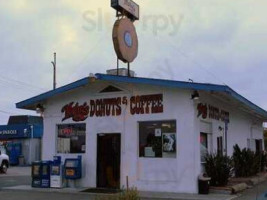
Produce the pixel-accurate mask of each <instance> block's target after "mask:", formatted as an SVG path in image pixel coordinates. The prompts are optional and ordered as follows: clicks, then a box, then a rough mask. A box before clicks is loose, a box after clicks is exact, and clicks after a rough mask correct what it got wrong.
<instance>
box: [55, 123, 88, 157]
mask: <svg viewBox="0 0 267 200" xmlns="http://www.w3.org/2000/svg"><path fill="white" fill-rule="evenodd" d="M68 125H70V126H72V125H84V128H85V130H84V145H85V150H84V152H79V153H78V152H77V153H76V152H75V153H71V152H68V153H64V152H59V149H58V138H59V137H58V135H59V126H68ZM86 127H87V126H86V123H62V124H56V140H55V142H56V145H55V147H56V148H55V150H56V154H65V155H67V154H71V155H75V154H86V129H87V128H86ZM70 145H71V144H70Z"/></svg>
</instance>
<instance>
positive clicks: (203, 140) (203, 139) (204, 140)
mask: <svg viewBox="0 0 267 200" xmlns="http://www.w3.org/2000/svg"><path fill="white" fill-rule="evenodd" d="M207 154H208V134H207V133H200V156H201V163H205V157H206V155H207Z"/></svg>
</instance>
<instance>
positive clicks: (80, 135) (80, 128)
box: [57, 124, 86, 153]
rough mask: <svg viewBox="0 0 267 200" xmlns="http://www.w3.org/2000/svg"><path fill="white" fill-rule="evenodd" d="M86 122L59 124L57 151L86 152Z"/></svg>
mask: <svg viewBox="0 0 267 200" xmlns="http://www.w3.org/2000/svg"><path fill="white" fill-rule="evenodd" d="M85 127H86V125H85V124H62V125H58V138H57V152H58V153H85V130H86V128H85Z"/></svg>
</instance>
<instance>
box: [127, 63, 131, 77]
mask: <svg viewBox="0 0 267 200" xmlns="http://www.w3.org/2000/svg"><path fill="white" fill-rule="evenodd" d="M130 76H131V75H130V63H129V62H128V77H130Z"/></svg>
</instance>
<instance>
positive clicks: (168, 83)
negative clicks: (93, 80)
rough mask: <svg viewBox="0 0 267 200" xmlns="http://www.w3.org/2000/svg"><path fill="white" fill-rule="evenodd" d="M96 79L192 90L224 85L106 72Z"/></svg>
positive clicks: (217, 89)
mask: <svg viewBox="0 0 267 200" xmlns="http://www.w3.org/2000/svg"><path fill="white" fill-rule="evenodd" d="M96 77H97V79H99V80H105V81H117V82H124V83H137V84H147V85H157V86H165V87H175V88H177V87H178V88H181V89H193V90H207V91H218V92H225V86H223V85H216V84H208V83H191V82H184V81H172V80H164V79H152V78H139V77H134V78H133V77H127V76H114V75H107V74H96Z"/></svg>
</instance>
